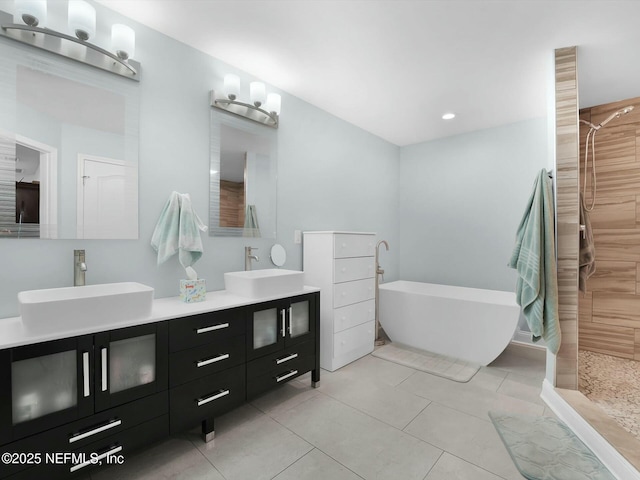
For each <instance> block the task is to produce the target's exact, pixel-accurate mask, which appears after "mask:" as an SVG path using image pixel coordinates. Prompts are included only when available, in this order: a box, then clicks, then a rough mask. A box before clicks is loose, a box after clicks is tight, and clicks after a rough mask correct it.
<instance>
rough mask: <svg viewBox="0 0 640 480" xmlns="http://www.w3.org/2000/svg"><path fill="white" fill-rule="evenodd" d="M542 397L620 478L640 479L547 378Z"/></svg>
mask: <svg viewBox="0 0 640 480" xmlns="http://www.w3.org/2000/svg"><path fill="white" fill-rule="evenodd" d="M540 397H542V400H544V401H545V403H546V404H547V406H548V407H549V408H550V409H551V410H552V411H553V413H555V414H556V416H557V417H558V418H559V419H560V420H562V421H563V422H564V423H565V424H567V426H568V427H569V428H570V429H571V430H572V431H573V432H574V433H575V434H576V435H577V436H578V438H579V439H580V440H582V441H583V442H584V444H585V445H586V446H587V447H589V448H590V449H591V451H592V452H593V453H594V454H595V455H596V456H597V457H598V458H599V459H600V461H601V462H602V463H603V464H604V465H605V466H606V467H607V468H608V469H609V471H610V472H611V473H612V474H613V475H614V476H615V477H616V478H617V479H618V480H640V472H639V471H638V470H636V469H635V468H634V467H633V465H631V464H630V463H629V462H628V461H627V459H626V458H624V457H623V456H622V455H621V454H620V453H619V452H618V451H617V450H616V449H615V448H613V447H612V446H611V444H610V443H609V442H607V441H606V440H605V439H604V438H603V437H602V436H601V435H600V434H599V433H598V432H597V431H596V430H595V429H594V428H593V427H592V426H591V425H590V424H589V423H588V422H587V421H586V420H585V419H584V418H582V417H581V416H580V415H579V414H578V413H577V412H576V411H575V410H574V409H573V408H572V407H571V405H569V404H568V403H567V402H566V401H565V399H563V398H562V397H561V396H560V394H559V393H558V392H557V391H556V389H555V388H554V387H553V385H551V383H550V382H549V381H548V380H546V379H545V380H544V382H543V383H542V393H541V394H540Z"/></svg>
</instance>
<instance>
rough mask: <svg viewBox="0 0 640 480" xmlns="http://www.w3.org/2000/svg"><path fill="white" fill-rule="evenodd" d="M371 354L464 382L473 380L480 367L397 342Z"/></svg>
mask: <svg viewBox="0 0 640 480" xmlns="http://www.w3.org/2000/svg"><path fill="white" fill-rule="evenodd" d="M371 355H373V356H374V357H378V358H382V359H384V360H389V361H390V362H393V363H398V364H400V365H405V366H407V367H411V368H415V369H416V370H421V371H423V372H427V373H431V374H433V375H438V376H439V377H444V378H448V379H450V380H454V381H456V382H463V383H464V382H468V381H469V380H471V379H472V378H473V376H474V375H475V374H476V373H478V370H479V369H480V366H479V365H476V364H473V363H470V362H467V361H466V360H459V359H457V358H451V357H447V356H445V355H439V354H437V353H431V352H425V351H424V350H417V349H415V348H411V347H407V346H405V345H399V344H397V343H390V344H387V345H384V346H382V347H380V348H378V349H376V350H374V351H373V352H372V353H371Z"/></svg>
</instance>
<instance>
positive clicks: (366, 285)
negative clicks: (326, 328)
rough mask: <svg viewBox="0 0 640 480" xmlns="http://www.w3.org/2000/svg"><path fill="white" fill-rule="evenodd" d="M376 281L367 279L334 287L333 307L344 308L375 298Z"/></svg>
mask: <svg viewBox="0 0 640 480" xmlns="http://www.w3.org/2000/svg"><path fill="white" fill-rule="evenodd" d="M374 289H375V280H374V279H373V278H367V279H365V280H356V281H353V282H346V283H338V284H336V285H334V286H333V307H334V308H338V307H344V306H346V305H352V304H354V303H358V302H364V301H365V300H370V299H372V298H375V292H374Z"/></svg>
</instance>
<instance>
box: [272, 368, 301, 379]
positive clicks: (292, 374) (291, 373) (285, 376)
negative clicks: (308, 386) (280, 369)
mask: <svg viewBox="0 0 640 480" xmlns="http://www.w3.org/2000/svg"><path fill="white" fill-rule="evenodd" d="M297 374H298V370H291V371H290V372H289V373H285V374H284V375H282V376H281V377H276V382H281V381H283V380H286V379H287V378H290V377H293V376H294V375H297Z"/></svg>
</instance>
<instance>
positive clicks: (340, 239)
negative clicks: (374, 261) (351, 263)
mask: <svg viewBox="0 0 640 480" xmlns="http://www.w3.org/2000/svg"><path fill="white" fill-rule="evenodd" d="M374 254H375V237H374V236H373V235H354V234H349V233H339V234H336V235H334V237H333V257H334V258H345V257H372V256H373V255H374Z"/></svg>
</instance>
